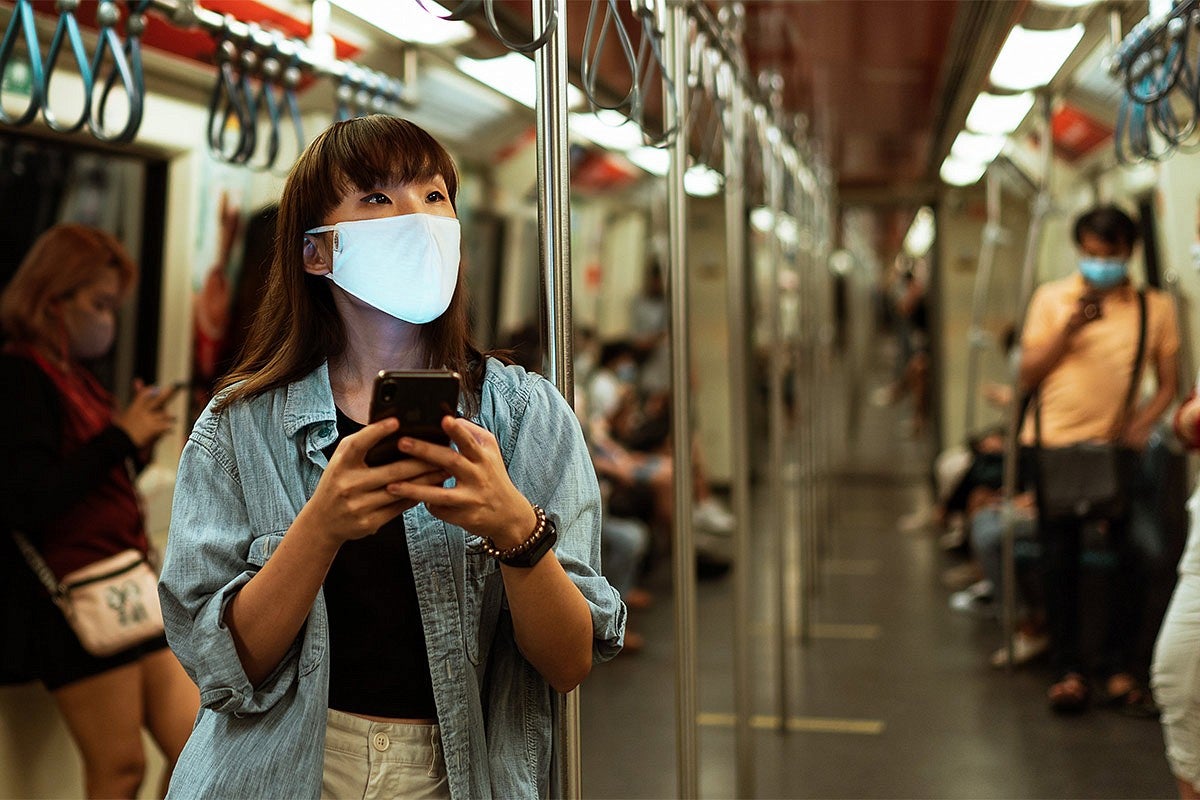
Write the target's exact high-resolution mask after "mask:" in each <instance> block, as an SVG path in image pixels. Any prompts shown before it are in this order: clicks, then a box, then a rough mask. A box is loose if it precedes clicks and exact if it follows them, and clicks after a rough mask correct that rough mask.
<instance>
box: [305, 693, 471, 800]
mask: <svg viewBox="0 0 1200 800" xmlns="http://www.w3.org/2000/svg"><path fill="white" fill-rule="evenodd" d="M449 796H450V782H449V781H448V780H447V779H446V763H445V760H444V759H443V757H442V738H441V732H440V730H439V728H438V726H437V725H406V724H403V723H396V722H371V721H370V720H366V719H363V718H361V717H356V716H354V715H352V714H346V713H343V712H341V711H334V710H333V709H330V710H329V714H328V723H327V725H326V728H325V774H324V776H323V777H322V780H321V797H322V798H326V799H328V800H349V799H350V798H361V799H362V800H370V799H371V798H380V800H384V799H385V798H386V800H393V798H413V799H414V800H425V798H430V799H431V800H436V799H438V798H448V797H449Z"/></svg>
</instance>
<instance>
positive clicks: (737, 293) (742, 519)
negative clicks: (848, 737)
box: [724, 81, 755, 798]
mask: <svg viewBox="0 0 1200 800" xmlns="http://www.w3.org/2000/svg"><path fill="white" fill-rule="evenodd" d="M732 83H733V86H732V96H731V98H730V102H729V107H728V119H729V124H727V125H726V126H725V137H724V138H725V260H726V262H727V263H728V265H729V267H728V272H727V280H726V291H727V296H726V308H727V313H728V314H729V322H728V325H729V328H728V336H729V387H730V393H729V394H730V398H729V399H730V402H729V415H730V422H729V424H730V433H731V438H732V442H731V447H730V462H731V463H730V466H731V467H732V473H733V474H732V486H731V489H732V500H733V516H734V518H735V519H736V523H735V527H734V530H733V537H734V542H733V546H734V565H733V617H734V627H733V702H734V714H735V718H736V722H735V728H734V748H735V750H736V776H737V778H736V780H737V782H736V786H737V796H738V797H742V798H750V797H754V794H755V791H754V739H753V731H752V730H751V728H750V716H751V714H753V712H754V683H753V678H752V674H751V658H750V656H751V644H752V640H751V636H750V631H751V619H752V611H753V596H752V593H751V590H752V585H753V584H752V583H751V576H750V572H751V570H752V569H753V567H754V565H755V558H754V552H753V550H752V548H751V546H750V545H751V543H750V531H751V530H753V528H752V526H751V518H750V515H751V510H750V429H749V420H750V411H749V408H748V406H749V402H748V397H747V394H746V393H747V387H749V386H750V370H749V368H748V366H747V357H746V356H747V354H748V353H749V352H750V348H749V347H747V346H746V335H747V327H746V321H747V315H746V175H745V163H746V162H745V152H744V151H745V145H746V117H745V115H746V103H745V100H746V96H745V90H744V89H743V88H742V85H741V82H740V81H733V82H732Z"/></svg>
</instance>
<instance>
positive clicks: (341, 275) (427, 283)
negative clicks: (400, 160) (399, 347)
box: [305, 214, 461, 325]
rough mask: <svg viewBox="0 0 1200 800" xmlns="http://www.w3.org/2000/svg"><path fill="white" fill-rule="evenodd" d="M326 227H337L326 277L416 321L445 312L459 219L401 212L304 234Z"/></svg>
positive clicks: (453, 271) (454, 274)
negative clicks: (393, 215)
mask: <svg viewBox="0 0 1200 800" xmlns="http://www.w3.org/2000/svg"><path fill="white" fill-rule="evenodd" d="M325 231H333V271H332V272H330V273H329V274H328V275H327V277H328V278H329V279H330V280H331V281H333V282H334V283H336V284H337V285H338V286H340V287H342V289H344V290H345V291H346V292H348V293H350V294H352V295H354V296H355V297H357V298H358V299H359V300H362V301H363V302H364V303H366V304H367V305H370V306H373V307H375V308H377V309H379V310H380V311H382V312H383V313H385V314H388V315H390V316H393V317H395V318H396V319H402V320H404V321H405V322H411V323H413V324H414V325H423V324H425V323H426V322H431V321H433V320H435V319H437V318H438V317H440V316H441V315H442V314H444V313H446V309H447V308H449V306H450V298H452V297H453V296H454V287H455V286H456V285H457V283H458V262H459V249H460V248H459V245H460V241H461V232H460V229H459V225H458V220H457V219H454V218H453V217H440V216H437V215H434V214H401V215H399V216H395V217H380V218H379V219H364V220H357V221H355V222H339V223H337V224H336V225H325V226H322V227H320V228H313V229H312V230H309V231H305V233H323V232H325Z"/></svg>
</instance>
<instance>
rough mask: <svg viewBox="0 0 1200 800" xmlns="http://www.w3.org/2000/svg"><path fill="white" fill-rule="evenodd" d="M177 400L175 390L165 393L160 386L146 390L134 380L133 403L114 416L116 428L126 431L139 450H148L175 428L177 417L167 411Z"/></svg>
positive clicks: (144, 386)
mask: <svg viewBox="0 0 1200 800" xmlns="http://www.w3.org/2000/svg"><path fill="white" fill-rule="evenodd" d="M174 396H175V389H174V388H171V389H168V390H166V391H163V390H161V389H160V388H159V387H158V386H146V385H145V384H143V383H142V382H141V381H140V380H134V382H133V400H131V401H130V402H129V405H128V406H127V407H126V408H125V409H124V410H123V411H118V412H117V413H116V414H114V415H113V424H114V425H116V426H117V427H118V428H120V429H121V430H123V431H125V434H126V435H127V436H128V437H129V440H130V441H131V442H133V445H134V447H135V448H137V449H138V450H142V449H144V448H147V447H149V446H150V445H152V444H154V443H155V442H157V441H158V440H159V437H161V436H162V435H163V434H164V433H166V432H167V431H169V430H170V429H171V426H172V425H174V424H175V417H174V416H173V415H171V414H169V413H168V412H167V411H166V406H167V403H169V402H170V401H171V398H172V397H174Z"/></svg>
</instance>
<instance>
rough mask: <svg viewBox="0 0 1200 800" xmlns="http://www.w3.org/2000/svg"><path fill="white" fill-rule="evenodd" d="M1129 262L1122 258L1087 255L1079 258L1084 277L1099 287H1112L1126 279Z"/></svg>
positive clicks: (1080, 269) (1080, 270) (1081, 272)
mask: <svg viewBox="0 0 1200 800" xmlns="http://www.w3.org/2000/svg"><path fill="white" fill-rule="evenodd" d="M1128 271H1129V264H1128V262H1127V261H1125V260H1124V259H1121V258H1096V257H1094V256H1085V257H1083V258H1080V259H1079V272H1080V274H1081V275H1083V279H1084V280H1085V281H1087V282H1088V283H1090V284H1091V285H1092V286H1095V287H1096V288H1097V289H1111V288H1112V287H1114V286H1116V285H1118V284H1119V283H1121V281H1123V280H1125V276H1126V275H1127V274H1128Z"/></svg>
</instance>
